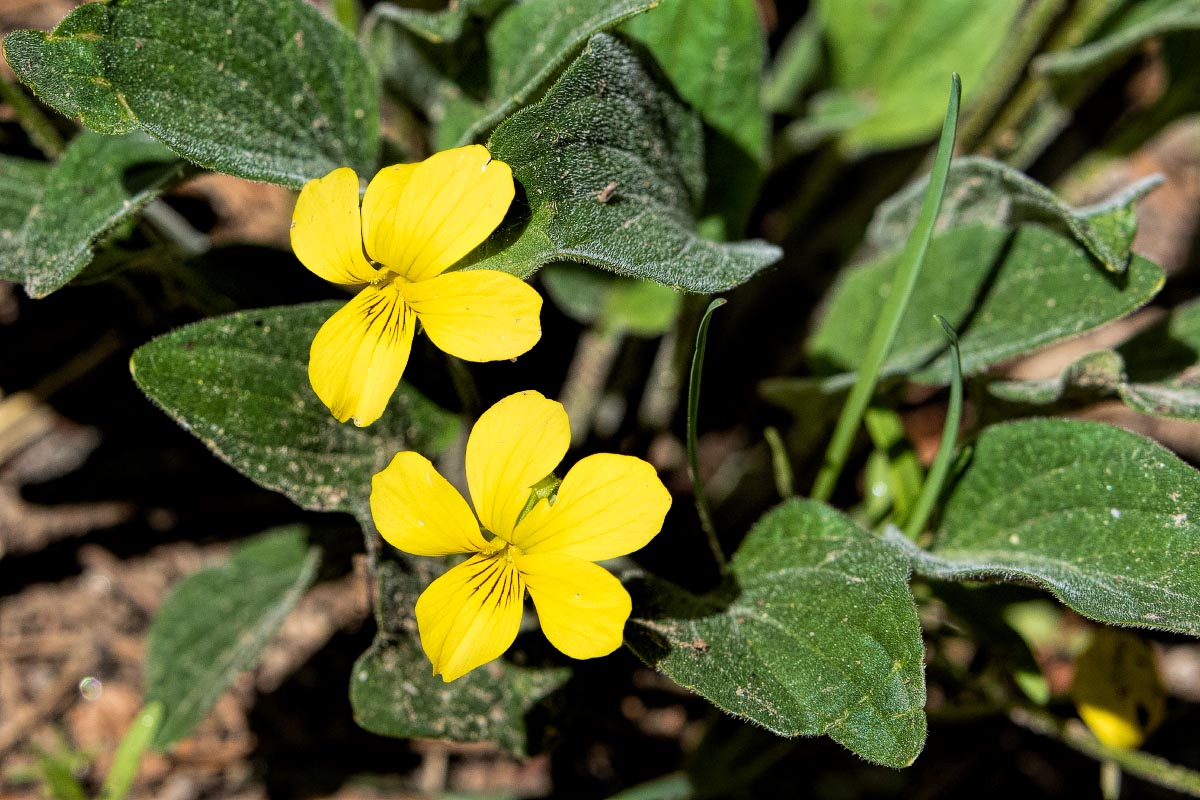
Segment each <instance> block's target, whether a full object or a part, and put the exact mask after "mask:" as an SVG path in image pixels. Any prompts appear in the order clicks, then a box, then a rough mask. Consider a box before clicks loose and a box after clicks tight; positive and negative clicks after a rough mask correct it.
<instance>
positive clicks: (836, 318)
mask: <svg viewBox="0 0 1200 800" xmlns="http://www.w3.org/2000/svg"><path fill="white" fill-rule="evenodd" d="M895 263H896V257H895V256H887V257H884V258H881V259H877V260H875V261H872V262H869V263H867V264H864V265H862V266H860V267H855V268H853V269H851V270H848V271H847V272H846V273H844V274H843V275H842V277H841V279H840V280H839V281H838V283H837V285H836V286H835V287H834V289H833V295H832V299H831V300H830V301H829V305H828V308H827V310H826V313H825V316H824V317H823V319H822V320H821V322H820V324H819V325H818V327H817V330H816V331H815V332H814V334H813V336H812V338H811V339H810V340H809V342H808V352H809V355H810V358H812V359H813V360H814V361H815V362H817V363H818V364H820V365H821V366H823V367H825V368H827V369H829V370H853V369H855V368H856V367H857V365H858V364H859V363H860V362H861V361H862V360H863V357H864V356H865V353H866V350H867V343H868V337H869V335H870V330H869V329H868V328H866V327H864V326H863V324H862V318H863V315H864V314H867V315H868V316H869V314H870V311H869V310H870V309H877V308H879V307H880V306H881V305H882V303H883V299H884V297H885V296H886V293H887V291H888V288H889V285H890V281H891V276H892V274H893V272H894V271H895ZM1163 280H1164V276H1163V271H1162V269H1161V268H1159V267H1158V266H1157V265H1155V264H1152V263H1151V262H1149V261H1146V260H1145V259H1142V258H1139V257H1137V256H1135V257H1134V258H1133V260H1132V261H1131V263H1130V265H1129V269H1128V270H1127V271H1126V272H1125V274H1123V275H1114V274H1112V273H1107V272H1104V271H1103V270H1101V269H1099V268H1098V267H1097V266H1096V264H1095V262H1094V261H1093V259H1092V256H1091V254H1090V253H1089V252H1088V251H1087V250H1086V249H1084V247H1083V246H1082V245H1079V244H1077V243H1076V242H1075V241H1073V240H1072V239H1069V238H1067V237H1065V236H1061V235H1059V234H1057V233H1055V232H1054V231H1052V230H1050V229H1048V228H1045V227H1042V226H1041V225H1038V224H1033V223H1029V224H1025V225H1021V226H1020V227H1018V228H1017V229H1016V230H1015V231H1011V232H1010V231H1005V230H1001V229H996V228H991V227H987V226H980V225H970V226H964V227H958V228H952V229H950V230H948V231H946V232H945V233H942V234H940V235H938V236H936V237H934V239H933V242H932V243H931V244H930V248H929V254H928V255H927V257H926V262H925V268H924V271H923V272H922V275H921V281H920V283H919V284H918V286H917V287H916V290H915V291H914V292H913V296H912V300H911V302H910V303H909V306H908V310H907V312H906V313H905V316H904V320H903V321H902V322H901V324H900V330H899V332H898V333H897V336H896V340H895V343H894V345H893V348H892V352H891V354H890V355H889V356H888V360H887V363H886V364H885V365H884V369H883V374H885V375H907V376H909V377H910V378H911V379H912V380H915V381H918V382H922V383H930V384H942V383H945V382H947V381H948V380H949V377H950V362H949V354H948V353H947V352H946V340H945V337H944V336H943V335H942V332H941V330H940V329H939V328H938V326H936V325H934V324H932V323H931V322H930V320H931V319H932V318H933V315H934V314H941V315H942V316H944V317H945V318H946V319H947V321H949V323H950V324H951V326H952V327H954V328H955V329H956V330H958V331H959V346H960V348H961V354H962V368H963V374H964V375H975V374H978V373H980V372H982V371H984V370H986V369H987V368H988V367H990V366H992V365H993V364H996V363H998V362H1000V361H1003V360H1005V359H1008V358H1012V357H1013V356H1018V355H1022V354H1024V353H1028V352H1030V351H1032V350H1035V349H1037V348H1039V347H1042V346H1044V345H1047V344H1049V343H1051V342H1054V341H1058V340H1060V339H1065V338H1068V337H1071V336H1076V335H1078V334H1080V333H1083V332H1084V331H1087V330H1091V329H1092V328H1096V327H1098V326H1100V325H1103V324H1104V323H1106V322H1110V321H1112V320H1114V319H1118V318H1120V317H1122V316H1124V315H1126V314H1128V313H1130V312H1131V311H1133V310H1135V309H1137V308H1139V307H1140V306H1142V305H1143V304H1145V303H1146V302H1147V301H1149V300H1150V298H1152V297H1153V296H1154V295H1155V294H1157V293H1158V291H1159V289H1161V288H1162V284H1163ZM847 382H848V379H847ZM829 388H836V385H832V386H830V387H829Z"/></svg>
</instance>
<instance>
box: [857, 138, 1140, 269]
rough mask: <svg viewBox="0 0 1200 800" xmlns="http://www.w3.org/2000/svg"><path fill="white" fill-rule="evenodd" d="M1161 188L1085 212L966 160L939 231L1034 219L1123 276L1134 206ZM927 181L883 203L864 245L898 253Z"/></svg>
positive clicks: (988, 165)
mask: <svg viewBox="0 0 1200 800" xmlns="http://www.w3.org/2000/svg"><path fill="white" fill-rule="evenodd" d="M1161 182H1162V178H1161V177H1159V176H1151V177H1149V178H1145V179H1143V180H1140V181H1138V182H1137V183H1134V184H1132V185H1130V186H1128V187H1126V188H1124V189H1122V190H1121V191H1119V192H1116V193H1115V194H1113V195H1112V196H1111V197H1110V198H1109V199H1107V200H1105V201H1104V202H1102V203H1098V204H1096V205H1093V206H1088V207H1087V208H1078V209H1076V208H1072V207H1071V206H1070V205H1068V204H1067V203H1066V202H1065V201H1063V200H1061V199H1059V197H1058V196H1057V195H1056V194H1054V192H1052V191H1050V190H1049V189H1048V188H1046V187H1045V186H1043V185H1042V184H1040V183H1038V182H1037V181H1035V180H1033V179H1032V178H1029V177H1027V176H1025V175H1024V174H1023V173H1021V172H1019V171H1018V170H1015V169H1013V168H1012V167H1010V166H1008V165H1007V164H1003V163H1001V162H999V161H992V160H991V159H988V158H981V157H978V156H968V157H966V158H960V159H957V160H956V161H955V162H954V165H953V166H952V167H951V168H950V176H949V178H948V180H947V185H946V197H945V200H944V201H943V204H942V213H941V216H940V217H939V218H938V229H939V230H949V229H950V228H955V227H960V226H965V225H986V226H988V227H991V228H1011V227H1014V226H1015V225H1017V224H1018V223H1020V222H1023V221H1026V220H1031V219H1036V220H1039V221H1044V222H1049V223H1053V224H1056V225H1058V226H1060V227H1061V228H1063V229H1064V230H1065V231H1067V232H1069V233H1070V234H1071V235H1072V236H1074V237H1075V239H1076V240H1077V241H1078V242H1079V243H1080V244H1082V245H1083V246H1084V247H1086V248H1087V249H1088V250H1089V251H1090V252H1091V253H1092V255H1094V256H1095V257H1096V258H1097V259H1098V260H1099V261H1100V263H1101V264H1103V265H1104V267H1105V268H1106V269H1108V270H1111V271H1112V272H1124V271H1125V270H1126V269H1127V268H1128V267H1129V261H1130V259H1131V258H1132V257H1133V253H1132V251H1131V249H1130V248H1131V247H1132V246H1133V239H1134V236H1135V235H1136V233H1137V218H1136V216H1135V215H1134V210H1133V206H1134V204H1135V203H1136V202H1137V201H1138V200H1140V199H1141V198H1142V197H1144V196H1145V195H1146V193H1147V192H1149V191H1151V190H1152V189H1154V188H1155V187H1156V186H1158V185H1159V184H1160V183H1161ZM928 185H929V179H928V178H922V179H920V180H918V181H916V182H914V183H912V184H911V185H909V186H907V187H906V188H904V189H903V190H901V191H900V192H899V193H897V194H896V195H894V196H893V197H891V198H890V199H889V200H887V202H885V203H883V204H882V205H881V206H880V207H879V209H878V210H877V211H876V213H875V217H874V218H873V219H872V220H871V227H870V228H869V229H868V231H867V241H868V242H869V243H870V244H871V245H872V246H873V247H874V248H876V249H877V250H879V251H887V250H891V249H893V248H896V247H899V246H900V245H902V244H903V243H904V240H905V239H906V238H907V237H908V232H909V231H910V230H912V227H913V225H914V224H915V222H916V219H917V212H918V211H919V209H920V204H921V197H922V195H923V194H924V192H925V187H926V186H928Z"/></svg>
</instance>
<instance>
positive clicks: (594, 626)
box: [371, 392, 671, 682]
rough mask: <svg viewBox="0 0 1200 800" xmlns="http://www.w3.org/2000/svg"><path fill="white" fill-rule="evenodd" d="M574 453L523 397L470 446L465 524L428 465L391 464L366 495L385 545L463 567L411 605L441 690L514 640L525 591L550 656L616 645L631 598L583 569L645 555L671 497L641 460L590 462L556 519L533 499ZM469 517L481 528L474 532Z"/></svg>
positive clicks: (568, 481)
mask: <svg viewBox="0 0 1200 800" xmlns="http://www.w3.org/2000/svg"><path fill="white" fill-rule="evenodd" d="M570 443H571V429H570V425H569V423H568V421H567V413H566V411H565V410H564V409H563V407H562V404H561V403H556V402H554V401H553V400H547V399H546V398H545V397H543V396H542V395H540V394H538V393H537V392H520V393H518V394H514V395H510V396H509V397H506V398H504V399H503V400H501V401H500V402H499V403H497V404H496V405H494V406H492V407H491V408H490V409H488V410H487V411H486V412H484V414H483V415H482V416H481V417H480V418H479V421H478V422H476V423H475V427H474V428H472V429H471V435H470V438H469V439H468V440H467V453H466V467H467V488H468V489H469V490H470V494H471V500H472V501H473V503H474V505H475V513H474V514H472V513H471V508H470V507H469V506H468V505H467V503H466V501H465V500H464V499H463V498H462V496H461V495H460V494H459V493H458V492H457V491H456V490H455V489H454V487H452V486H451V485H450V483H449V482H448V481H447V480H446V479H445V478H443V477H442V476H441V475H439V474H438V473H437V470H435V469H434V468H433V465H432V464H431V463H429V459H427V458H425V457H424V456H422V455H419V454H417V453H412V452H403V453H398V454H397V455H396V457H395V458H394V459H392V463H391V464H389V465H388V466H387V467H386V468H385V469H384V470H383V471H382V472H380V473H379V474H377V475H376V476H375V478H374V480H373V481H372V485H371V514H372V516H373V517H374V518H375V525H376V526H377V527H378V528H379V532H380V533H381V534H382V535H383V538H384V539H386V540H387V541H388V542H390V543H391V544H392V545H394V546H395V547H397V548H399V549H400V550H403V551H404V552H406V553H412V554H413V555H419V556H445V555H452V554H455V553H467V554H470V556H471V557H470V558H468V559H467V560H466V561H464V562H463V563H461V564H459V565H458V566H456V567H453V568H451V569H450V570H448V571H447V572H446V573H445V574H444V575H442V576H441V577H440V578H438V579H437V580H435V581H434V582H433V583H431V584H430V585H429V587H428V588H427V589H426V590H425V591H424V593H423V594H422V595H421V596H420V598H418V599H417V609H416V612H417V628H418V631H419V633H420V635H421V646H422V647H424V649H425V654H426V655H427V656H429V660H430V661H431V662H432V663H433V674H435V675H437V674H438V673H441V675H442V679H443V680H445V681H446V682H449V681H452V680H454V679H455V678H458V677H461V676H462V675H465V674H466V673H468V672H470V671H471V670H473V669H474V668H475V667H478V666H480V665H482V664H486V663H487V662H489V661H491V660H492V659H494V658H497V657H499V656H500V655H501V654H502V653H503V652H504V651H505V650H507V649H508V647H509V645H511V644H512V643H513V640H514V639H515V638H516V636H517V629H518V628H519V627H520V624H521V614H522V609H523V606H524V599H525V590H526V589H528V590H529V594H530V595H531V596H532V597H533V604H534V606H535V607H536V609H537V613H538V617H539V619H540V620H541V623H542V631H543V633H545V634H546V638H548V639H549V640H550V643H551V644H553V645H554V646H555V647H557V648H558V649H559V650H561V651H562V652H564V653H566V654H567V655H568V656H571V657H572V658H596V657H598V656H603V655H608V654H609V653H611V652H612V651H613V650H615V649H617V647H619V646H620V644H621V639H622V631H623V630H624V627H625V620H626V619H628V618H629V612H630V608H631V602H630V599H629V593H628V592H627V591H625V587H623V586H622V585H621V582H620V581H618V580H617V579H616V578H615V577H613V575H612V574H611V573H610V572H609V571H608V570H606V569H604V568H603V567H601V566H599V565H597V564H595V563H593V562H595V561H603V560H605V559H609V558H616V557H617V556H621V555H625V554H626V553H631V552H633V551H634V550H637V549H639V548H641V547H643V546H644V545H645V544H646V543H647V542H649V541H650V540H651V539H652V538H654V535H655V534H657V533H658V531H659V529H661V528H662V523H663V518H664V517H665V516H666V513H667V509H668V508H670V506H671V495H670V494H669V493H668V492H667V489H666V487H665V486H663V484H662V481H660V480H659V479H658V475H657V474H656V473H655V471H654V467H652V466H651V465H650V464H648V463H646V462H645V461H643V460H641V459H640V458H633V457H632V456H620V455H613V454H611V453H599V454H596V455H591V456H587V457H586V458H583V459H581V460H580V461H579V462H578V463H577V464H576V465H575V466H573V467H572V468H571V470H570V471H569V472H567V474H566V476H565V477H564V478H563V480H562V484H561V485H560V486H559V488H558V496H557V499H556V500H555V502H554V503H553V505H551V504H550V503H549V501H548V500H538V501H537V502H536V503H535V504H534V505H533V508H532V509H530V510H529V511H528V512H527V513H526V514H525V516H524V517H521V514H522V512H523V511H525V509H526V506H527V504H528V503H529V501H530V499H531V490H532V487H533V486H534V485H535V484H538V483H539V482H540V481H542V480H543V479H544V478H546V477H548V476H549V475H550V474H551V473H552V472H553V470H554V468H555V467H557V466H558V463H559V462H560V461H561V460H562V458H563V456H564V455H566V453H567V447H568V446H569V445H570ZM477 517H478V518H477Z"/></svg>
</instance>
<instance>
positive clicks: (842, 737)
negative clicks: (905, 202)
mask: <svg viewBox="0 0 1200 800" xmlns="http://www.w3.org/2000/svg"><path fill="white" fill-rule="evenodd" d="M731 566H732V572H733V577H734V578H735V580H736V589H735V590H734V591H732V592H730V593H728V596H716V597H704V598H698V597H694V596H691V595H688V594H687V593H685V592H683V591H682V590H680V589H675V588H674V587H671V586H670V585H669V584H664V583H662V582H659V581H654V582H649V583H646V584H645V585H644V586H643V587H642V592H644V593H645V594H646V601H647V602H645V603H644V604H643V605H642V607H640V608H639V607H636V606H635V612H634V618H633V619H631V620H630V623H629V625H628V626H627V628H626V643H627V644H628V646H629V648H630V649H631V650H633V651H634V653H636V654H637V655H638V656H639V657H640V658H641V659H642V660H643V661H645V662H646V663H647V664H650V665H651V666H653V667H656V668H657V669H659V670H661V671H662V672H664V673H665V674H666V675H668V676H669V677H670V678H671V679H672V680H674V681H676V682H677V683H679V684H681V685H683V686H686V687H688V688H689V689H692V690H693V691H695V692H697V693H698V694H700V695H702V696H703V697H705V698H707V699H708V700H709V701H711V702H712V703H714V704H716V705H717V706H719V707H720V708H722V709H725V710H726V711H729V712H730V713H732V714H734V715H735V716H738V717H742V718H745V719H749V720H751V721H753V722H755V723H757V724H759V725H762V726H764V727H766V728H767V729H769V730H771V731H773V732H775V733H777V734H780V735H781V736H813V735H816V734H828V735H829V736H831V737H833V738H834V739H835V740H837V741H838V742H840V743H841V744H843V745H845V746H846V747H848V748H850V749H851V750H853V751H854V752H856V753H858V754H859V755H860V756H862V757H864V758H866V759H869V760H871V761H874V762H876V763H880V764H886V765H888V766H893V767H903V766H907V765H908V764H910V763H912V761H913V759H915V758H916V757H917V755H918V754H919V753H920V752H921V747H922V746H923V744H924V742H925V710H924V706H925V676H924V668H923V658H924V649H923V645H922V643H921V629H920V627H919V625H918V623H917V614H916V606H915V605H914V603H913V599H912V596H911V595H910V594H909V592H908V568H907V566H906V565H905V563H904V559H903V558H902V557H900V556H899V554H897V553H895V552H890V548H889V547H888V546H886V545H885V544H884V543H883V542H882V541H881V540H880V539H879V538H877V537H875V536H872V535H871V534H869V533H867V532H866V531H864V530H862V529H861V528H859V527H857V526H856V525H854V524H853V523H851V522H850V521H849V520H847V519H846V518H845V517H843V516H841V515H840V514H838V513H837V512H836V511H834V510H833V509H831V508H829V507H827V506H824V505H822V504H820V503H815V502H813V501H807V500H806V501H801V500H792V501H788V502H785V503H783V504H782V505H780V506H777V507H776V508H775V509H774V510H772V511H770V512H768V513H767V514H766V515H765V516H764V517H763V518H762V519H760V520H759V521H758V523H757V524H756V525H755V526H754V528H752V529H751V531H750V533H749V535H748V536H747V537H746V540H745V542H744V543H743V544H742V547H741V549H740V550H739V551H738V553H737V555H736V556H735V557H734V559H733V562H732V565H731ZM635 588H637V587H635Z"/></svg>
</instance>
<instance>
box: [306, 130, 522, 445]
mask: <svg viewBox="0 0 1200 800" xmlns="http://www.w3.org/2000/svg"><path fill="white" fill-rule="evenodd" d="M513 194H514V186H513V179H512V170H511V169H509V167H508V165H507V164H504V163H502V162H499V161H493V160H492V158H491V155H490V154H489V153H488V151H487V148H485V147H482V146H481V145H471V146H469V147H460V148H456V149H454V150H447V151H445V152H442V153H437V154H435V155H433V156H430V157H429V158H427V159H426V160H424V161H422V162H420V163H418V164H397V165H396V166H393V167H388V168H386V169H384V170H382V171H380V172H379V174H378V175H376V176H375V178H374V180H372V181H371V183H370V185H368V186H367V191H366V194H365V196H364V197H363V201H362V208H361V210H360V208H359V203H358V176H357V175H355V173H354V171H353V170H351V169H349V168H346V167H343V168H340V169H335V170H334V171H333V172H331V173H329V174H328V175H326V176H325V177H323V178H319V179H317V180H313V181H309V182H308V183H307V184H305V185H304V188H303V189H302V190H301V191H300V197H299V198H298V199H297V200H296V210H295V212H294V213H293V215H292V233H291V238H292V247H293V249H294V250H295V251H296V256H297V257H298V258H299V259H300V261H301V262H302V263H303V264H304V265H305V266H306V267H308V268H309V269H310V270H312V271H313V272H314V273H316V274H317V275H319V276H321V277H322V278H325V279H326V280H328V281H332V282H334V283H341V284H368V286H367V288H365V289H364V290H363V291H362V293H361V294H360V295H359V296H358V297H356V298H355V299H354V300H352V301H350V303H349V304H347V306H346V307H345V308H344V309H342V311H340V312H338V313H337V314H335V315H334V316H333V317H331V318H330V319H329V321H328V322H326V323H325V325H324V326H322V328H321V329H320V331H318V333H317V336H316V338H315V339H314V340H313V345H312V349H311V351H310V360H309V378H310V380H311V382H312V385H313V389H314V391H316V393H317V396H318V397H320V398H321V401H322V402H323V403H325V405H327V406H329V409H330V411H332V412H333V414H334V416H335V417H337V418H338V420H340V421H342V422H345V421H347V420H349V419H353V420H354V422H355V423H356V424H358V425H370V424H371V423H372V422H374V421H375V420H377V419H379V417H380V416H381V415H382V414H383V412H384V410H385V409H386V408H387V404H388V401H389V400H390V399H391V395H392V394H393V393H394V392H395V390H396V386H397V384H399V382H400V378H401V376H402V375H403V373H404V367H405V365H406V364H407V363H408V356H409V351H410V349H411V347H412V339H413V331H414V328H415V322H416V320H417V318H418V317H419V318H420V322H421V324H422V326H423V328H424V329H425V330H426V331H427V332H428V334H429V339H430V341H432V342H433V343H434V344H435V345H437V346H438V347H439V348H441V349H443V350H445V351H446V352H447V353H450V354H451V355H455V356H458V357H459V358H463V359H467V360H469V361H500V360H504V359H510V358H516V357H517V356H519V355H521V354H522V353H525V352H527V351H528V350H529V348H531V347H533V345H534V344H536V343H537V341H538V339H540V338H541V335H542V328H541V321H540V319H539V315H540V313H541V308H542V299H541V296H539V295H538V293H537V292H536V291H535V290H534V289H533V288H532V287H530V286H529V285H528V284H526V283H524V282H522V281H521V280H519V279H517V278H515V277H513V276H512V275H509V274H508V273H504V272H497V271H495V270H472V271H466V272H459V273H451V274H448V275H442V274H441V273H443V272H444V271H445V270H446V269H447V268H449V267H451V266H453V265H454V264H455V263H456V262H458V261H459V260H460V259H461V258H462V257H463V256H465V255H466V254H467V253H469V252H471V251H472V250H473V249H475V248H476V247H477V246H478V245H480V244H481V243H482V242H483V241H484V240H485V239H487V237H488V236H489V235H491V233H492V231H493V230H495V229H496V226H497V225H499V224H500V222H501V220H503V219H504V215H505V213H506V212H507V211H508V206H509V205H510V204H511V202H512V199H513ZM364 251H365V252H364ZM368 256H369V257H370V258H371V259H373V260H374V262H377V265H378V268H376V266H373V265H372V263H371V262H370V261H368ZM385 301H386V302H385ZM384 311H386V312H387V313H383V312H384Z"/></svg>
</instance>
